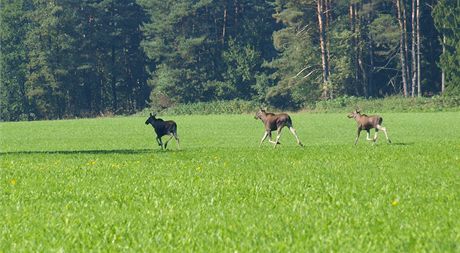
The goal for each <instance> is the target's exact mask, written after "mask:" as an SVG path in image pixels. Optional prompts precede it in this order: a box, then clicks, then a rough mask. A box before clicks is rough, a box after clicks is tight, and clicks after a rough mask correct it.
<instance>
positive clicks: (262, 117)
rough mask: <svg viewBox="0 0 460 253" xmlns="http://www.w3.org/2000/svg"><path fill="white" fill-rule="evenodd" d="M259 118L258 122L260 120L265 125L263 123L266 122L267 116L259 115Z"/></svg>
mask: <svg viewBox="0 0 460 253" xmlns="http://www.w3.org/2000/svg"><path fill="white" fill-rule="evenodd" d="M259 118H260V120H262V122H264V123H265V122H266V121H267V114H265V113H261V114H260V115H259Z"/></svg>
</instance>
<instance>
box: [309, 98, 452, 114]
mask: <svg viewBox="0 0 460 253" xmlns="http://www.w3.org/2000/svg"><path fill="white" fill-rule="evenodd" d="M356 108H361V110H362V111H363V112H369V113H371V112H372V113H381V112H435V111H460V97H455V96H435V97H432V98H424V97H414V98H404V97H399V96H393V97H386V98H383V99H371V100H369V99H363V98H359V97H347V96H344V97H339V98H336V99H332V100H325V101H319V102H317V103H316V104H315V105H314V106H310V108H309V110H312V111H314V112H351V111H353V110H354V109H356Z"/></svg>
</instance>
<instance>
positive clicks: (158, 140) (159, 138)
mask: <svg viewBox="0 0 460 253" xmlns="http://www.w3.org/2000/svg"><path fill="white" fill-rule="evenodd" d="M157 142H158V146H160V147H161V149H163V142H162V141H161V137H159V136H157Z"/></svg>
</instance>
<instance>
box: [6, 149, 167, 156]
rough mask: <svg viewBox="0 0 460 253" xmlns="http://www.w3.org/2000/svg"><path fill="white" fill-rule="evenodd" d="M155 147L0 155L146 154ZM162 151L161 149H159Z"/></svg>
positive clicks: (40, 151) (19, 152) (13, 152)
mask: <svg viewBox="0 0 460 253" xmlns="http://www.w3.org/2000/svg"><path fill="white" fill-rule="evenodd" d="M155 151H156V150H154V149H109V150H101V149H97V150H39V151H9V152H0V155H13V154H15V155H33V154H61V155H74V154H92V155H98V154H107V155H109V154H144V153H152V152H155ZM158 151H161V150H158Z"/></svg>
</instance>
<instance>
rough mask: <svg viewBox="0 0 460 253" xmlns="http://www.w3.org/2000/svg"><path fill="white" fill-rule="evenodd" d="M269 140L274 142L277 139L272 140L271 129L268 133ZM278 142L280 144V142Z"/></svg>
mask: <svg viewBox="0 0 460 253" xmlns="http://www.w3.org/2000/svg"><path fill="white" fill-rule="evenodd" d="M268 142H270V143H273V144H275V143H276V142H275V141H273V140H272V132H271V131H270V132H269V133H268ZM278 144H280V143H279V142H278Z"/></svg>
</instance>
